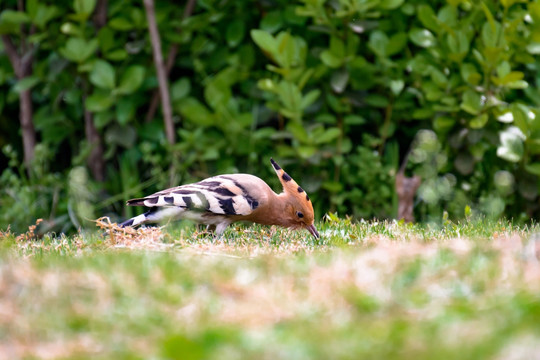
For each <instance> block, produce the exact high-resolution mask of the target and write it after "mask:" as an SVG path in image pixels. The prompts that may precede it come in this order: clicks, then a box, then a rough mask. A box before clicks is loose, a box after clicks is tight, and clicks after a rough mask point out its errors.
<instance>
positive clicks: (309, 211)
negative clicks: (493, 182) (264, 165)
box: [270, 158, 319, 238]
mask: <svg viewBox="0 0 540 360" xmlns="http://www.w3.org/2000/svg"><path fill="white" fill-rule="evenodd" d="M270 162H271V163H272V167H273V168H274V170H275V172H276V174H277V176H278V178H279V181H280V182H281V185H282V186H283V192H284V193H285V194H286V195H287V196H288V198H289V201H290V202H291V211H292V212H293V215H292V217H293V218H295V220H296V221H297V222H298V223H299V224H301V225H300V226H302V227H307V228H308V230H309V231H310V232H311V233H312V234H313V235H314V236H315V237H317V238H318V237H319V234H318V232H317V231H316V230H315V227H314V226H313V218H314V212H313V205H312V203H311V200H310V199H309V196H308V194H307V193H306V192H305V191H304V189H302V187H301V186H300V185H298V183H297V182H296V181H294V180H293V178H292V177H291V176H290V175H289V174H287V173H286V172H285V170H283V169H282V168H281V166H279V165H278V164H277V163H276V162H275V161H274V159H272V158H270ZM310 228H313V229H310Z"/></svg>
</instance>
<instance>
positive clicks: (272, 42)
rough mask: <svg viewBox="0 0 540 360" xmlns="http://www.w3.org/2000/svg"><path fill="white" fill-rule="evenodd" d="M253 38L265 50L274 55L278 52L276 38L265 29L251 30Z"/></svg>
mask: <svg viewBox="0 0 540 360" xmlns="http://www.w3.org/2000/svg"><path fill="white" fill-rule="evenodd" d="M250 34H251V38H252V39H253V41H254V42H255V44H257V46H259V47H260V48H261V49H263V50H264V51H266V52H268V53H270V54H271V55H274V54H275V53H276V52H277V42H276V39H275V38H274V37H273V36H272V35H271V34H270V33H268V32H266V31H264V30H256V29H255V30H251V32H250Z"/></svg>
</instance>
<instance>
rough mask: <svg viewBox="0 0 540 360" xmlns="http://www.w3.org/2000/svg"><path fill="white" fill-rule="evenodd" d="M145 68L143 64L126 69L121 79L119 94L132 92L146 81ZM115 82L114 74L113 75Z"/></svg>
mask: <svg viewBox="0 0 540 360" xmlns="http://www.w3.org/2000/svg"><path fill="white" fill-rule="evenodd" d="M144 74H145V69H144V67H143V66H141V65H132V66H130V67H128V68H127V69H126V71H125V72H124V74H123V75H122V78H121V79H120V85H119V86H118V89H117V90H118V93H119V94H131V93H133V92H134V91H135V90H137V89H138V88H139V87H140V86H141V84H142V83H143V81H144ZM113 83H114V75H113Z"/></svg>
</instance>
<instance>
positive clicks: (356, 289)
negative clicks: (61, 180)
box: [0, 216, 540, 360]
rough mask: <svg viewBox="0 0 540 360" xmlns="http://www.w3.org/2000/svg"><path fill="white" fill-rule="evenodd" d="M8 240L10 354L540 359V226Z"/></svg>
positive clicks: (161, 232) (6, 343)
mask: <svg viewBox="0 0 540 360" xmlns="http://www.w3.org/2000/svg"><path fill="white" fill-rule="evenodd" d="M98 225H100V227H101V228H102V229H101V230H99V231H94V232H81V233H79V234H77V235H74V236H69V237H67V236H53V235H46V236H44V237H42V238H40V237H38V236H36V235H35V234H34V232H33V231H32V230H33V229H31V230H30V231H29V232H28V233H26V234H22V235H19V236H17V235H15V234H12V233H11V232H9V231H4V232H2V233H0V359H17V358H38V359H58V358H80V359H84V358H92V359H100V358H103V359H105V358H107V359H110V358H115V359H116V358H118V359H120V358H130V359H132V358H145V359H146V358H153V359H168V358H178V359H330V358H331V359H364V358H366V359H393V358H407V359H412V358H414V359H433V358H438V359H439V358H440V359H501V360H502V359H504V360H507V359H535V358H536V359H540V263H539V260H538V259H539V257H540V235H539V234H540V232H539V230H540V229H539V227H538V226H536V225H532V226H516V225H513V224H512V223H510V222H507V221H499V222H491V221H486V220H470V221H467V222H463V223H459V224H454V223H451V222H446V223H445V224H444V225H441V226H427V225H422V226H421V225H409V224H403V223H398V222H375V221H372V222H353V221H351V220H348V219H338V218H336V217H334V216H327V217H326V219H325V220H324V221H322V222H321V223H319V224H317V225H318V228H319V230H320V233H321V239H320V240H315V239H314V238H312V237H311V236H310V235H309V233H308V232H307V231H302V232H294V231H290V230H285V229H280V228H277V227H263V226H251V227H249V226H243V225H238V226H232V227H230V228H229V230H227V231H226V232H225V234H224V236H223V237H222V238H220V239H216V238H213V237H212V236H210V235H209V234H206V233H204V232H200V231H198V230H197V229H196V228H195V227H193V226H189V227H185V226H183V225H180V226H172V225H169V226H167V227H165V228H147V229H140V230H137V231H130V230H126V231H123V230H120V229H118V228H116V227H115V226H114V225H109V224H108V223H107V220H106V219H101V220H100V221H98Z"/></svg>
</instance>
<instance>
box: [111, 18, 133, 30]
mask: <svg viewBox="0 0 540 360" xmlns="http://www.w3.org/2000/svg"><path fill="white" fill-rule="evenodd" d="M108 25H109V26H110V27H111V29H114V30H119V31H129V30H132V29H133V28H134V24H133V22H132V21H130V20H128V19H126V18H123V17H115V18H114V19H111V20H110V21H109V22H108Z"/></svg>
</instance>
